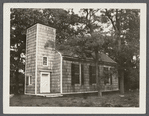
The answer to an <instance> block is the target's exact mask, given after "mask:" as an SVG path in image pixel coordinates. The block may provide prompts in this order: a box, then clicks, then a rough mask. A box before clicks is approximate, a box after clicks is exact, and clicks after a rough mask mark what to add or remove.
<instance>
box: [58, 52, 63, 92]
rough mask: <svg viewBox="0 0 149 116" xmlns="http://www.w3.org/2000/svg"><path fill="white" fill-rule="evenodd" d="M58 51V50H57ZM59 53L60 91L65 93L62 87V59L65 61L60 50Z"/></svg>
mask: <svg viewBox="0 0 149 116" xmlns="http://www.w3.org/2000/svg"><path fill="white" fill-rule="evenodd" d="M57 52H58V51H57ZM58 54H59V55H60V57H61V59H60V62H61V63H60V93H63V89H62V87H63V86H62V72H63V71H62V61H63V57H62V54H61V53H60V52H58Z"/></svg>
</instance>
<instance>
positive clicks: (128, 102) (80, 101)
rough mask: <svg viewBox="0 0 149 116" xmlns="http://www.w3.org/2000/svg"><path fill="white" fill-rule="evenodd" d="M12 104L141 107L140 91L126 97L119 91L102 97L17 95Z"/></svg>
mask: <svg viewBox="0 0 149 116" xmlns="http://www.w3.org/2000/svg"><path fill="white" fill-rule="evenodd" d="M10 106H37V107H38V106H44V107H45V106H52V107H53V106H55V107H58V106H60V107H61V106H64V107H139V92H138V91H134V92H126V93H125V97H119V93H118V92H111V93H104V94H103V96H102V97H97V93H95V94H84V95H83V94H82V95H67V96H63V97H56V98H51V97H39V96H29V95H15V96H13V97H11V98H10Z"/></svg>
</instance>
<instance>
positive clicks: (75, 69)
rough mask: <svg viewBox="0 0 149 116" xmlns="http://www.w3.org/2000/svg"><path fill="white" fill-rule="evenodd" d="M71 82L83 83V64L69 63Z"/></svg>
mask: <svg viewBox="0 0 149 116" xmlns="http://www.w3.org/2000/svg"><path fill="white" fill-rule="evenodd" d="M71 84H72V85H74V84H81V85H84V66H83V64H73V63H72V64H71Z"/></svg>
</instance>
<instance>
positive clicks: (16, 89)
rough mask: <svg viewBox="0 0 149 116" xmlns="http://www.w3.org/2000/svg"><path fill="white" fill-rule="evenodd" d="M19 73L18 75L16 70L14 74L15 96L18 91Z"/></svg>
mask: <svg viewBox="0 0 149 116" xmlns="http://www.w3.org/2000/svg"><path fill="white" fill-rule="evenodd" d="M18 76H19V73H18V69H17V70H16V72H15V94H18V90H19V78H18Z"/></svg>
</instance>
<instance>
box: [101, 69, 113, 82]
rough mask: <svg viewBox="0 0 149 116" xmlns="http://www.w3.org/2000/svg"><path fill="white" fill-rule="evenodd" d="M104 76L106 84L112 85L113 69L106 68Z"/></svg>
mask: <svg viewBox="0 0 149 116" xmlns="http://www.w3.org/2000/svg"><path fill="white" fill-rule="evenodd" d="M103 74H104V84H105V85H112V68H110V67H104V68H103Z"/></svg>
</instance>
